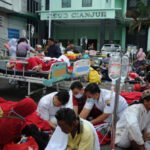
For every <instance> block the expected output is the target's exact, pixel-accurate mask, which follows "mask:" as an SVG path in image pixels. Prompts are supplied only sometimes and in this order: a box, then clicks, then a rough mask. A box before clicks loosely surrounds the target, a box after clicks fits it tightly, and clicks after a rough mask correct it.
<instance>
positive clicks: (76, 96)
mask: <svg viewBox="0 0 150 150" xmlns="http://www.w3.org/2000/svg"><path fill="white" fill-rule="evenodd" d="M82 96H83V94H81V93H79V94H76V95H75V98H81V97H82Z"/></svg>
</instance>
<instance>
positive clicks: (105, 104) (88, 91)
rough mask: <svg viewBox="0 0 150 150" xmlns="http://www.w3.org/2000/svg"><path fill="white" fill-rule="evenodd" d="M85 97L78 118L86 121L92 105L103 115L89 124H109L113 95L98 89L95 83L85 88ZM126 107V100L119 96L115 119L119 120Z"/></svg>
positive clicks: (113, 100) (112, 107)
mask: <svg viewBox="0 0 150 150" xmlns="http://www.w3.org/2000/svg"><path fill="white" fill-rule="evenodd" d="M85 95H86V97H87V100H86V103H85V105H84V107H83V110H82V111H81V113H80V117H81V118H84V119H86V118H87V116H88V115H89V113H90V112H91V109H92V108H93V106H94V104H95V105H96V107H97V108H98V109H99V110H100V111H102V112H103V113H102V114H101V115H99V116H98V117H96V118H95V119H93V120H92V121H91V123H93V124H98V123H102V122H111V114H112V113H113V111H114V105H115V93H114V92H113V93H111V91H109V90H106V89H100V88H99V86H98V85H97V84H96V83H90V84H88V85H87V86H86V88H85ZM127 107H128V104H127V102H126V100H125V99H124V98H123V97H122V96H119V105H118V110H117V117H118V118H120V116H121V115H122V113H123V111H124V110H125V109H126V108H127Z"/></svg>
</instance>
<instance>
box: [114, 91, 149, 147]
mask: <svg viewBox="0 0 150 150" xmlns="http://www.w3.org/2000/svg"><path fill="white" fill-rule="evenodd" d="M115 143H116V145H117V146H119V147H122V148H129V147H130V146H131V147H132V150H150V90H145V91H144V92H143V94H142V99H141V103H139V104H133V105H131V106H129V107H128V108H127V109H126V110H125V111H124V113H123V115H122V116H121V118H120V120H119V121H118V122H117V125H116V139H115Z"/></svg>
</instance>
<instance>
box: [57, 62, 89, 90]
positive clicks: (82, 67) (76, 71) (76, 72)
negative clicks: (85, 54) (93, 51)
mask: <svg viewBox="0 0 150 150" xmlns="http://www.w3.org/2000/svg"><path fill="white" fill-rule="evenodd" d="M89 72H90V60H89V59H80V60H78V61H75V62H74V63H73V71H72V73H71V74H70V78H69V79H66V80H64V81H62V82H60V83H58V84H57V87H59V89H69V88H70V85H71V84H72V82H74V81H77V80H80V81H82V79H83V81H84V77H87V76H88V74H89Z"/></svg>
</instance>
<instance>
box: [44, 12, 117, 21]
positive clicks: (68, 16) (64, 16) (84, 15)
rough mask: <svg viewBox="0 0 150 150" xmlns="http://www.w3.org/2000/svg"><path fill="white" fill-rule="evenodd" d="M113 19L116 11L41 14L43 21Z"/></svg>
mask: <svg viewBox="0 0 150 150" xmlns="http://www.w3.org/2000/svg"><path fill="white" fill-rule="evenodd" d="M49 17H50V18H51V20H78V19H107V18H108V19H113V18H115V10H94V11H64V12H59V11H55V12H47V11H45V12H41V20H49Z"/></svg>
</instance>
